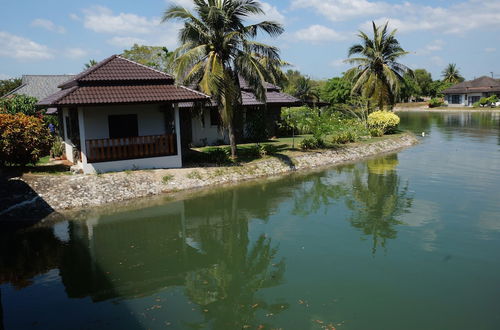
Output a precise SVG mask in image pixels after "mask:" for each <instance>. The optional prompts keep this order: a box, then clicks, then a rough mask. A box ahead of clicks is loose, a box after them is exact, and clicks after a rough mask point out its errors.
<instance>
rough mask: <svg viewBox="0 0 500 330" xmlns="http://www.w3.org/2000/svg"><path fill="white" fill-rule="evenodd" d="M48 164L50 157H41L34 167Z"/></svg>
mask: <svg viewBox="0 0 500 330" xmlns="http://www.w3.org/2000/svg"><path fill="white" fill-rule="evenodd" d="M49 162H50V156H45V157H42V158H40V159H39V160H38V162H37V163H36V165H47V164H48V163H49Z"/></svg>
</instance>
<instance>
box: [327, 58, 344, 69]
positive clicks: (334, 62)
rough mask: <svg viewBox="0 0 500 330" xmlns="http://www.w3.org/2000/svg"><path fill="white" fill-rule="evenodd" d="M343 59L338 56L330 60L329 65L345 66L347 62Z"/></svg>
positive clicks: (335, 66)
mask: <svg viewBox="0 0 500 330" xmlns="http://www.w3.org/2000/svg"><path fill="white" fill-rule="evenodd" d="M344 61H345V59H343V58H338V59H336V60H333V61H331V62H330V66H332V67H334V68H342V67H347V66H348V64H347V63H345V62H344Z"/></svg>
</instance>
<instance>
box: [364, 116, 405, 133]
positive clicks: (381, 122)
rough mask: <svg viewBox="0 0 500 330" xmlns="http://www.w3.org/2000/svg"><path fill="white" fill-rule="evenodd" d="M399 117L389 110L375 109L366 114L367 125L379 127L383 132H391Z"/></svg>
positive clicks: (374, 127) (397, 123)
mask: <svg viewBox="0 0 500 330" xmlns="http://www.w3.org/2000/svg"><path fill="white" fill-rule="evenodd" d="M399 121H400V119H399V117H398V116H397V115H396V114H395V113H393V112H389V111H375V112H372V113H371V114H370V115H369V116H368V127H369V129H370V132H371V130H372V129H380V130H382V131H383V132H384V134H385V133H393V132H394V131H395V130H396V128H397V127H398V125H399Z"/></svg>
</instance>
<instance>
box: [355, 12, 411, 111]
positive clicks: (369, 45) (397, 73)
mask: <svg viewBox="0 0 500 330" xmlns="http://www.w3.org/2000/svg"><path fill="white" fill-rule="evenodd" d="M372 27H373V37H369V36H368V35H367V34H366V33H364V32H362V31H360V32H359V34H358V37H359V38H360V39H361V43H360V44H355V45H353V46H351V48H350V49H349V57H350V58H349V59H348V60H346V62H348V63H349V64H353V65H355V66H354V67H353V68H352V69H350V70H349V71H347V72H346V76H347V77H348V78H349V79H352V82H353V84H354V85H353V87H352V93H353V94H359V95H361V96H363V97H365V98H371V99H373V100H374V102H375V104H377V106H378V108H379V109H381V110H382V109H383V108H385V107H392V106H393V105H394V104H395V102H396V97H397V95H398V93H399V89H400V87H401V84H402V83H403V78H402V77H403V75H404V74H405V73H406V72H411V70H410V69H409V68H407V67H406V66H405V65H403V64H401V63H398V62H397V61H398V60H399V58H401V57H402V56H404V55H406V54H408V52H406V51H405V50H404V49H403V48H402V47H401V45H400V44H399V41H398V40H397V39H396V36H395V35H396V30H394V31H392V32H389V31H388V30H387V27H388V23H386V24H384V25H383V26H377V25H376V24H375V22H372ZM353 55H357V57H354V58H352V57H351V56H353Z"/></svg>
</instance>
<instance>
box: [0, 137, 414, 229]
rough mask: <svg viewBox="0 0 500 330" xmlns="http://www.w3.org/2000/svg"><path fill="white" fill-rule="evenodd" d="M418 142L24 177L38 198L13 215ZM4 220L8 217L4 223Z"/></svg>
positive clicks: (258, 174) (393, 140)
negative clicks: (159, 167)
mask: <svg viewBox="0 0 500 330" xmlns="http://www.w3.org/2000/svg"><path fill="white" fill-rule="evenodd" d="M418 142H419V141H418V139H417V138H416V137H415V136H414V135H412V134H410V133H404V134H399V135H394V136H386V137H384V138H381V139H374V140H373V141H365V142H363V143H353V144H349V145H346V146H342V147H339V148H337V149H329V150H320V151H309V152H296V153H292V154H290V155H288V154H287V155H284V154H278V155H275V156H270V157H266V158H264V159H261V160H257V161H254V162H251V163H246V164H243V165H233V166H222V167H219V166H206V167H192V168H182V169H164V170H142V171H126V172H118V173H106V174H100V175H83V174H81V175H58V176H56V175H35V174H32V175H24V176H23V177H22V178H14V179H10V180H20V181H22V182H23V183H25V184H27V185H28V186H29V187H30V188H31V189H32V191H33V192H35V193H36V194H35V197H34V199H33V196H30V200H32V202H28V203H25V204H26V205H22V206H20V207H17V208H16V207H14V209H15V210H13V211H16V213H17V212H19V211H21V210H19V209H23V208H29V207H30V206H31V207H35V208H40V204H43V205H46V206H47V207H49V208H50V209H51V210H55V211H63V210H68V209H78V208H88V207H93V206H99V205H105V204H109V203H116V202H121V201H126V200H131V199H134V198H140V197H147V196H153V195H160V194H163V193H173V192H178V191H181V190H188V189H196V188H203V187H212V186H214V185H223V184H228V183H235V182H239V181H246V180H251V179H256V178H262V177H267V176H275V175H282V174H286V173H289V172H293V171H298V170H305V169H312V168H317V167H322V166H332V165H339V164H345V163H350V162H354V161H358V160H361V159H363V158H367V157H372V156H377V155H381V154H385V153H391V152H395V151H398V150H401V149H403V148H407V147H410V146H412V145H414V144H417V143H418ZM36 195H38V198H37V197H36ZM40 202H43V203H40ZM25 211H26V210H25ZM1 218H2V216H0V222H1Z"/></svg>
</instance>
